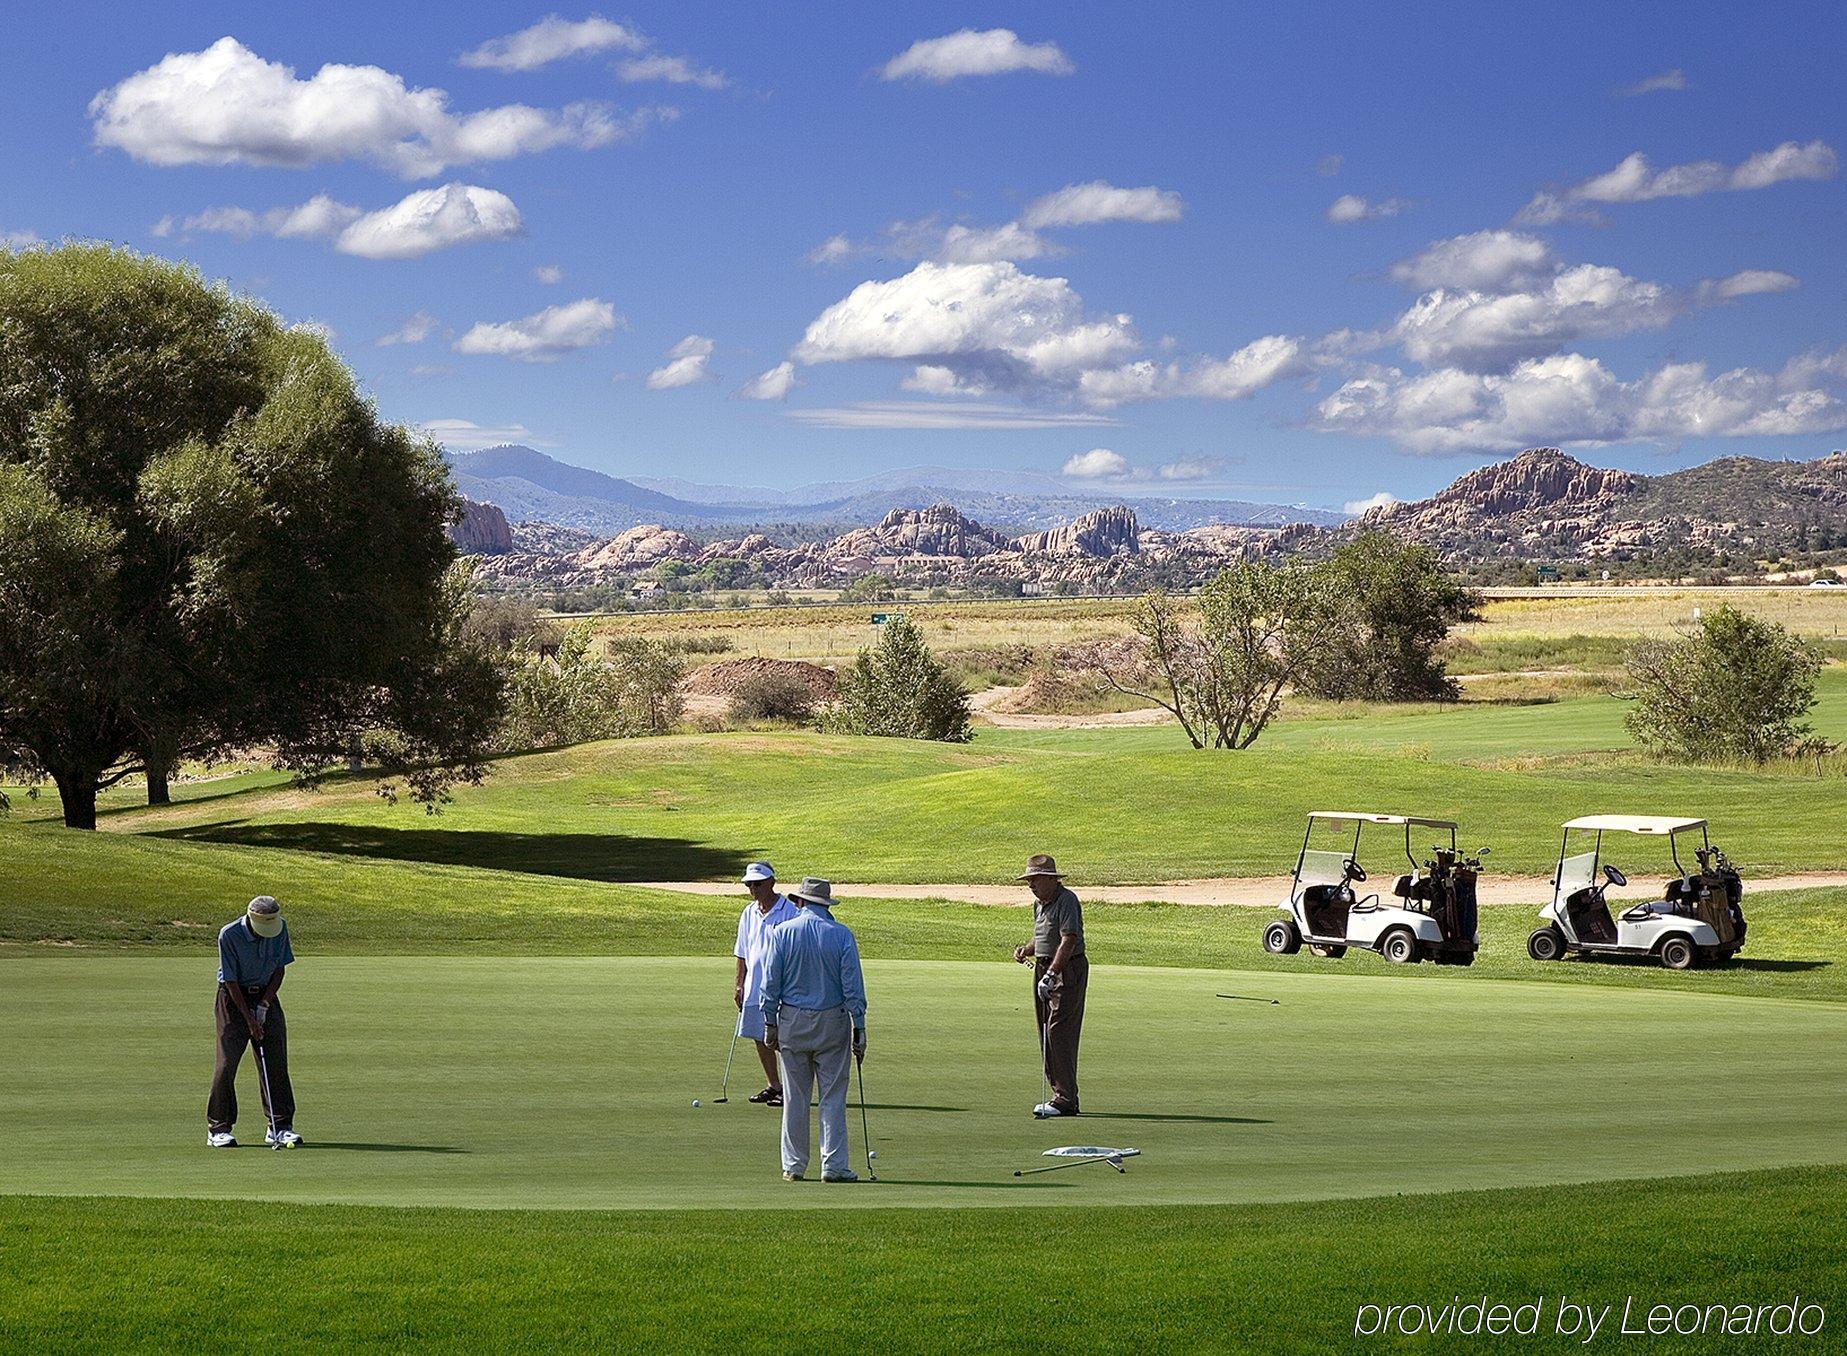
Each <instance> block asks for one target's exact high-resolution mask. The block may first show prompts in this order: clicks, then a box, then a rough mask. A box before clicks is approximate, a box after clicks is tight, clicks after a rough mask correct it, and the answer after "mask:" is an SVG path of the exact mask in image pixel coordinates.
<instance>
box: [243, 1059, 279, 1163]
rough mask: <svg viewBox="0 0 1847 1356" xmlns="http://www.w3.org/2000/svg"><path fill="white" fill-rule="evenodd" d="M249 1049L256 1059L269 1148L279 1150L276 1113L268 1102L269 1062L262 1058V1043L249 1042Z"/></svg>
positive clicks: (258, 1084)
mask: <svg viewBox="0 0 1847 1356" xmlns="http://www.w3.org/2000/svg"><path fill="white" fill-rule="evenodd" d="M250 1049H251V1051H252V1052H253V1053H254V1054H255V1055H256V1058H257V1087H258V1088H259V1089H261V1091H262V1093H263V1119H264V1120H266V1121H268V1122H269V1147H270V1148H272V1149H280V1148H281V1147H282V1141H281V1140H279V1139H278V1138H276V1112H275V1108H274V1107H273V1106H272V1105H271V1103H270V1100H269V1061H268V1060H267V1059H265V1058H263V1042H262V1041H252V1042H250Z"/></svg>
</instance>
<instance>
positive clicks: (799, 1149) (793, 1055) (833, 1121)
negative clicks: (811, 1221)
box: [777, 1003, 853, 1177]
mask: <svg viewBox="0 0 1847 1356" xmlns="http://www.w3.org/2000/svg"><path fill="white" fill-rule="evenodd" d="M777 1036H778V1039H779V1040H780V1041H781V1044H782V1099H783V1100H782V1170H783V1171H784V1172H795V1173H803V1172H807V1171H808V1094H809V1091H810V1090H811V1089H812V1088H813V1087H814V1085H815V1082H816V1080H817V1079H818V1080H819V1081H820V1084H821V1172H822V1175H823V1176H828V1177H833V1176H838V1175H839V1174H841V1173H844V1172H847V1171H849V1166H848V1165H849V1163H850V1161H851V1160H850V1156H849V1154H848V1152H847V1082H848V1080H849V1078H850V1077H851V1075H852V1069H853V1019H852V1018H851V1017H849V1016H848V1015H847V1011H846V1009H845V1008H832V1009H829V1010H828V1011H825V1012H810V1011H809V1010H808V1009H807V1008H796V1007H790V1006H789V1005H788V1004H787V1003H785V1004H783V1005H782V1007H781V1009H779V1010H778V1013H777Z"/></svg>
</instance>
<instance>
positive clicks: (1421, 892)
mask: <svg viewBox="0 0 1847 1356" xmlns="http://www.w3.org/2000/svg"><path fill="white" fill-rule="evenodd" d="M1392 893H1393V894H1395V895H1397V896H1398V898H1400V899H1422V900H1428V899H1429V898H1430V897H1431V880H1430V877H1429V876H1427V875H1422V874H1418V873H1415V872H1407V873H1406V874H1404V875H1402V876H1400V877H1399V878H1398V880H1397V882H1396V883H1395V884H1393V886H1392Z"/></svg>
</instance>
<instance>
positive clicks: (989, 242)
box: [932, 221, 1064, 264]
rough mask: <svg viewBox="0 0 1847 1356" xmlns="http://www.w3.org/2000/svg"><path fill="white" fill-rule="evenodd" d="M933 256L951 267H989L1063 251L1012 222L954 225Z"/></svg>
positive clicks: (944, 233) (945, 234) (943, 237)
mask: <svg viewBox="0 0 1847 1356" xmlns="http://www.w3.org/2000/svg"><path fill="white" fill-rule="evenodd" d="M932 253H933V254H934V255H935V257H936V258H938V259H940V260H942V261H943V262H944V263H949V264H988V263H995V262H998V261H1001V260H1005V259H1038V258H1042V257H1044V256H1046V255H1052V254H1063V253H1064V251H1063V250H1061V249H1060V248H1059V247H1058V246H1057V245H1054V244H1053V243H1052V242H1051V241H1049V240H1047V239H1045V238H1044V237H1043V236H1041V235H1039V234H1038V233H1036V232H1034V231H1030V230H1028V229H1027V228H1026V227H1024V226H1022V225H1020V223H1019V222H1017V221H1010V222H1008V223H1007V224H1006V225H1005V226H989V227H980V226H951V227H949V228H948V229H947V230H945V231H944V232H943V236H942V240H941V241H940V243H939V244H938V245H937V247H936V249H935V250H933V251H932Z"/></svg>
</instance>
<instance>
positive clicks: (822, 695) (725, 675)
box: [680, 657, 839, 702]
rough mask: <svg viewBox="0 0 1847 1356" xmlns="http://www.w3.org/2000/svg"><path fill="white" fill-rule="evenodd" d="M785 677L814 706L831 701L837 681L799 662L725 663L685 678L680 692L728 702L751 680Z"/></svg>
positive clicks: (825, 671) (827, 671)
mask: <svg viewBox="0 0 1847 1356" xmlns="http://www.w3.org/2000/svg"><path fill="white" fill-rule="evenodd" d="M772 675H773V676H776V677H782V676H785V675H786V676H789V677H792V678H795V679H796V680H797V681H799V682H801V683H802V684H803V685H804V686H805V687H807V689H808V690H809V691H810V692H811V693H813V694H814V699H815V700H816V701H817V702H826V701H832V700H833V698H834V693H835V692H836V690H837V689H838V688H839V681H838V680H837V679H836V678H835V677H834V671H833V670H832V669H824V668H822V667H821V666H820V665H819V664H804V663H802V662H801V661H800V660H799V659H760V658H755V657H752V658H749V659H727V660H724V661H722V662H721V663H717V664H707V665H705V666H704V667H703V668H697V669H694V670H693V671H692V672H691V673H689V674H687V675H686V681H685V682H683V683H682V684H681V685H680V690H681V691H682V692H684V693H685V694H686V695H687V696H688V697H719V698H724V699H727V700H729V699H730V698H731V697H733V696H735V695H736V694H737V691H738V689H739V688H741V687H743V686H744V684H745V683H747V682H749V681H750V680H751V679H753V678H759V677H768V676H772Z"/></svg>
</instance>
